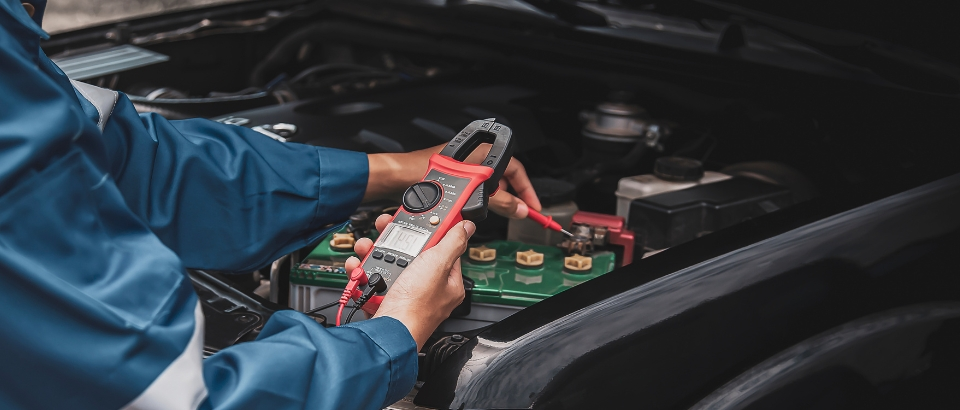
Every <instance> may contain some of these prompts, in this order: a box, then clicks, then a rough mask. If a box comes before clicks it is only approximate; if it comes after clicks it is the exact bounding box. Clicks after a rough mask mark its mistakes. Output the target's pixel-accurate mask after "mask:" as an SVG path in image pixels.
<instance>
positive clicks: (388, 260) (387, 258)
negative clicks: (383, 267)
mask: <svg viewBox="0 0 960 410" xmlns="http://www.w3.org/2000/svg"><path fill="white" fill-rule="evenodd" d="M395 260H397V258H396V257H395V256H393V255H387V256H385V257H384V258H383V261H384V262H386V263H393V261H395Z"/></svg>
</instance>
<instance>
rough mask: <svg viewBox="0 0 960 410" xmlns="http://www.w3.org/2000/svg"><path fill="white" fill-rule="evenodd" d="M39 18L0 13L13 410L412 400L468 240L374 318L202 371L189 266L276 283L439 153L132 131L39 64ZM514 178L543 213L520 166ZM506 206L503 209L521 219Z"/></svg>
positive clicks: (134, 120) (1, 170)
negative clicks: (303, 254)
mask: <svg viewBox="0 0 960 410" xmlns="http://www.w3.org/2000/svg"><path fill="white" fill-rule="evenodd" d="M45 5H46V1H45V0H31V1H29V3H21V2H20V1H14V0H0V73H2V76H0V272H2V273H3V278H4V283H3V286H0V300H2V301H3V303H4V309H3V313H2V314H0V329H2V331H3V337H2V338H0V352H2V353H0V354H2V355H3V360H2V364H3V366H2V368H0V372H2V379H3V380H4V383H3V387H0V408H4V409H14V408H29V409H39V408H46V409H55V408H70V409H83V408H98V409H103V408H136V409H164V410H171V409H174V410H175V409H188V408H189V409H193V408H198V407H199V408H271V409H286V408H308V407H309V408H318V409H346V408H370V409H372V408H381V407H383V406H386V405H388V404H390V403H392V402H394V401H396V400H398V399H400V398H402V397H403V396H404V395H405V394H406V393H408V392H409V391H410V390H411V388H412V387H413V385H414V382H415V377H416V372H417V351H418V350H419V348H420V347H422V345H423V343H424V341H425V340H426V339H427V337H429V336H430V334H431V333H432V332H433V331H434V330H435V328H436V327H437V326H438V325H439V323H440V321H442V320H443V319H444V318H446V317H447V316H448V315H449V314H450V312H451V310H452V309H453V308H454V307H456V305H457V304H458V303H459V302H460V301H461V300H462V298H463V288H462V283H461V281H460V280H461V277H460V273H459V263H457V258H458V256H459V255H460V254H461V253H462V252H463V251H464V249H465V247H466V241H467V239H468V238H469V237H470V235H471V234H472V233H473V232H474V230H475V226H474V225H473V224H472V223H470V222H464V223H461V224H460V225H459V226H455V227H454V228H453V229H452V230H451V231H450V233H449V234H448V235H447V236H446V237H445V238H444V239H443V241H441V242H440V244H439V245H437V246H436V247H434V248H431V249H430V250H427V251H426V252H424V253H423V255H422V256H421V257H420V258H417V259H416V260H415V262H414V263H413V264H411V266H410V267H408V268H407V269H406V270H405V271H404V274H403V275H402V276H400V277H399V279H398V281H397V283H396V284H395V285H394V286H393V287H392V288H391V291H390V292H389V293H388V294H387V296H386V298H385V300H384V302H383V305H382V306H381V308H380V310H379V311H378V313H377V315H376V316H375V317H374V318H373V319H371V320H366V321H362V322H359V323H355V324H349V325H345V326H340V327H336V328H329V329H328V328H324V327H322V326H320V325H319V324H317V323H316V322H315V321H314V320H312V319H311V318H309V317H307V316H305V315H303V314H301V313H299V312H295V311H290V310H287V311H281V312H277V313H276V314H274V315H273V317H272V318H271V319H270V320H269V321H268V322H267V323H266V324H265V326H264V328H263V331H262V333H261V334H260V336H259V338H258V339H257V340H256V341H253V342H248V343H243V344H240V345H237V346H233V347H231V348H228V349H225V350H223V351H221V352H219V353H217V354H215V355H213V356H211V357H210V358H208V359H206V360H204V359H202V354H201V353H202V345H203V341H202V339H203V315H202V313H201V309H200V305H199V303H198V299H197V296H196V294H195V293H194V290H193V288H192V286H191V282H190V280H189V278H188V277H187V275H186V273H185V270H184V267H191V268H200V269H213V270H221V271H232V272H249V271H252V270H254V269H257V268H260V267H262V266H265V265H266V264H268V263H269V262H271V261H273V260H275V259H277V258H278V257H280V256H281V255H284V254H287V253H289V252H291V251H293V250H296V249H299V248H301V247H304V246H306V245H307V244H309V243H311V242H314V241H316V240H318V239H319V238H321V237H323V236H324V235H326V234H327V233H329V232H330V231H331V230H332V229H335V228H336V226H333V227H331V225H335V224H336V223H338V222H341V221H343V220H345V218H346V217H347V216H348V215H349V214H350V213H351V212H352V211H353V210H354V209H356V208H357V206H358V204H359V203H360V202H361V201H362V200H373V199H378V198H387V197H394V196H397V195H398V194H399V193H400V192H402V190H403V189H404V188H406V187H407V186H408V185H410V184H412V183H414V182H416V181H418V180H419V178H420V177H421V176H422V175H423V173H424V171H425V170H426V167H427V158H428V157H429V155H430V154H431V153H432V152H436V151H438V150H439V147H438V148H435V149H428V150H423V151H417V152H413V153H406V154H375V155H366V154H362V153H355V152H347V151H338V150H333V149H326V148H318V147H311V146H307V145H301V144H292V143H291V144H285V143H281V142H277V141H274V140H272V139H270V138H267V137H265V136H262V135H261V134H259V133H256V132H254V131H251V130H249V129H246V128H243V127H236V126H231V125H223V124H219V123H215V122H212V121H208V120H202V119H194V120H184V121H167V120H165V119H164V118H162V117H160V116H158V115H155V114H145V115H138V114H137V113H136V111H135V110H134V107H133V105H132V104H131V103H130V101H129V100H128V99H127V97H126V96H124V95H123V94H122V93H117V92H114V91H110V90H105V89H102V88H97V87H93V86H90V85H87V84H83V83H79V82H71V80H69V79H68V78H67V77H66V76H65V75H64V74H63V72H62V71H60V69H59V68H57V66H56V65H54V64H53V62H51V61H50V60H49V59H48V58H47V57H46V56H45V55H44V54H43V51H42V50H41V49H40V44H39V43H40V39H41V38H47V37H48V36H47V34H46V33H44V32H43V30H42V29H41V28H40V21H41V16H42V14H43V11H44V7H45ZM504 177H505V179H506V180H507V181H508V182H509V183H510V184H512V185H513V187H514V189H515V190H516V192H517V194H518V196H519V197H520V198H522V200H523V201H526V203H528V204H529V206H530V207H533V208H535V209H539V202H538V201H537V199H536V196H535V194H534V192H533V189H532V187H531V186H530V182H529V179H528V178H527V176H526V173H525V171H524V170H523V168H522V166H521V165H520V164H519V163H517V161H515V160H514V161H511V163H510V167H509V168H508V170H507V172H506V174H505V175H504ZM502 191H503V190H501V193H500V194H498V195H497V196H495V197H494V198H493V200H492V201H491V209H492V210H494V211H495V212H498V213H500V214H503V215H506V216H510V217H524V216H525V215H526V210H527V207H526V205H525V204H524V203H523V202H521V201H520V200H519V199H517V198H516V197H514V196H511V195H509V194H507V193H506V192H502ZM388 220H389V217H387V216H383V217H381V219H380V220H379V225H380V228H382V227H383V225H384V224H385V223H386V222H387V221H388ZM371 247H372V244H371V243H370V241H369V240H361V241H359V242H358V243H357V245H356V248H357V249H356V250H357V252H358V253H359V254H360V255H364V254H366V253H367V252H369V250H370V248H371ZM349 264H350V265H349V266H348V267H347V269H348V271H349V270H350V269H351V268H352V267H354V266H357V265H359V260H357V259H356V258H353V259H351V260H350V262H349Z"/></svg>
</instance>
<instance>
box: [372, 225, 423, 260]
mask: <svg viewBox="0 0 960 410" xmlns="http://www.w3.org/2000/svg"><path fill="white" fill-rule="evenodd" d="M427 239H430V235H429V234H427V233H425V232H420V231H416V230H413V229H410V228H407V227H405V226H401V225H397V224H390V228H389V229H387V233H386V235H384V236H383V237H381V240H380V241H378V243H377V246H380V247H382V248H388V249H393V250H395V251H397V252H403V253H405V254H407V255H410V256H413V257H416V256H417V255H419V254H420V250H421V249H423V245H426V244H427Z"/></svg>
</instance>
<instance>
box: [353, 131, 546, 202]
mask: <svg viewBox="0 0 960 410" xmlns="http://www.w3.org/2000/svg"><path fill="white" fill-rule="evenodd" d="M445 145H446V144H442V145H438V146H436V147H432V148H427V149H423V150H419V151H413V152H409V153H403V154H370V155H368V156H367V158H369V161H370V177H369V180H368V183H367V193H366V195H365V196H364V201H368V200H374V199H381V198H392V197H399V196H400V194H401V193H402V192H403V191H404V190H406V189H407V187H409V186H410V185H413V184H415V183H417V182H418V181H420V178H422V177H423V174H424V173H426V171H427V166H428V162H429V161H430V156H432V155H433V154H435V153H438V152H440V150H442V149H443V147H444V146H445ZM489 150H490V145H489V144H481V145H480V146H479V147H477V149H475V150H474V151H473V154H471V155H470V156H469V157H467V160H466V161H465V162H469V163H472V164H476V163H479V162H480V161H481V160H483V159H484V158H485V157H486V154H487V151H489ZM508 187H513V190H514V191H515V192H516V193H517V194H516V196H514V195H513V194H511V193H509V192H507V188H508ZM528 207H529V208H533V209H535V210H537V211H539V210H540V208H541V207H540V200H539V199H537V193H536V192H535V191H534V190H533V185H531V184H530V178H529V177H528V176H527V171H526V170H525V169H524V168H523V165H522V164H520V161H517V160H516V159H514V158H510V163H509V164H507V169H506V171H504V173H503V178H501V179H500V190H499V191H497V193H496V194H495V195H494V196H492V197H490V210H491V211H493V212H496V213H497V214H499V215H503V216H505V217H507V218H516V219H520V218H526V217H527V213H528V211H529V209H528Z"/></svg>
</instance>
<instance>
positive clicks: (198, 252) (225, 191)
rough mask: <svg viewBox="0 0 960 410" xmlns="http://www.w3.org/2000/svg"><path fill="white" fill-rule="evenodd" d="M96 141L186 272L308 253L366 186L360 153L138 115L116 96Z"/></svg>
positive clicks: (131, 202)
mask: <svg viewBox="0 0 960 410" xmlns="http://www.w3.org/2000/svg"><path fill="white" fill-rule="evenodd" d="M102 140H103V142H104V144H105V145H106V151H107V158H109V160H110V162H111V169H110V174H111V177H113V178H114V179H115V180H116V181H117V186H118V187H119V189H120V191H121V193H122V194H123V196H124V199H125V201H126V204H127V206H128V207H129V208H130V209H131V210H133V211H134V212H135V213H136V214H137V215H138V216H139V217H140V219H141V220H142V221H143V222H145V223H146V224H147V225H148V226H149V227H150V229H151V230H152V231H153V232H154V233H155V234H157V236H159V237H160V239H161V240H162V241H163V243H164V245H166V246H167V247H168V248H170V249H172V250H173V251H174V252H176V253H177V254H178V255H179V256H180V257H181V258H182V260H183V261H184V264H185V265H186V266H188V267H191V268H205V269H216V270H225V271H248V270H253V269H257V268H259V267H261V266H264V265H265V264H267V263H269V262H270V261H272V260H274V259H276V258H278V257H279V256H281V255H283V254H285V253H289V252H291V251H292V250H295V249H298V248H300V247H303V246H306V244H308V243H310V242H312V241H315V240H316V239H319V235H323V234H324V230H323V229H322V228H323V227H324V226H326V225H328V224H331V223H333V224H335V223H339V222H342V221H344V220H345V219H346V218H347V217H348V216H349V215H350V213H351V212H353V210H354V209H356V206H357V205H358V204H359V203H360V198H361V197H362V193H363V189H364V184H365V183H366V180H367V166H366V165H367V162H366V156H365V155H364V154H359V153H354V152H347V151H339V150H331V149H325V148H317V147H311V146H307V145H301V144H294V143H287V144H284V143H280V142H277V141H274V140H272V139H270V138H267V137H265V136H263V135H260V134H258V133H256V132H254V131H251V130H249V129H246V128H243V127H237V126H232V125H224V124H219V123H215V122H212V121H207V120H200V119H195V120H185V121H167V120H165V119H163V118H161V117H159V116H156V115H143V116H138V115H137V113H136V112H135V110H134V108H133V106H132V105H131V104H130V103H129V101H127V100H126V98H124V97H122V96H121V100H120V101H118V103H117V107H116V109H115V111H114V114H113V116H112V117H111V119H110V121H109V122H108V123H107V126H106V128H105V130H104V132H103V135H102ZM211 238H215V240H211Z"/></svg>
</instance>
